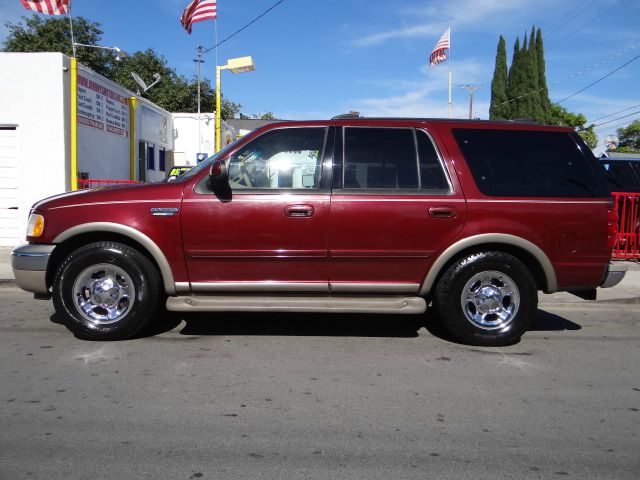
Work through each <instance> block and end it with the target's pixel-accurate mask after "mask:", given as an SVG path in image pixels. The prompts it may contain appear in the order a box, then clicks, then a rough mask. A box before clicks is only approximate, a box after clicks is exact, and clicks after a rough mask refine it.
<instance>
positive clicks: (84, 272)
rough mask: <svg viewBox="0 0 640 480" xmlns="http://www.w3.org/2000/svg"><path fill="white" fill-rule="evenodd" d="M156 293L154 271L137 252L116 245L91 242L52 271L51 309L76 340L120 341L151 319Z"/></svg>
mask: <svg viewBox="0 0 640 480" xmlns="http://www.w3.org/2000/svg"><path fill="white" fill-rule="evenodd" d="M160 288H161V287H160V276H159V274H158V271H157V270H156V268H155V266H154V265H153V264H152V263H151V262H150V261H149V259H148V258H147V257H145V256H144V255H142V254H141V253H140V252H138V251H137V250H135V249H133V248H131V247H129V246H127V245H123V244H121V243H116V242H99V243H91V244H89V245H86V246H84V247H81V248H79V249H77V250H76V251H74V252H72V253H71V254H70V255H69V256H68V257H67V258H66V259H65V260H64V262H63V263H62V265H60V268H58V271H57V274H56V277H55V279H54V282H53V305H54V307H55V309H56V312H57V313H58V314H60V315H61V316H62V317H63V319H64V323H65V325H66V326H67V328H68V329H69V330H71V331H72V332H73V333H75V334H76V335H77V336H78V337H80V338H85V339H92V340H123V339H127V338H131V337H133V336H134V335H135V334H137V333H138V332H140V330H142V329H143V328H144V327H145V326H146V325H147V324H148V323H149V321H150V320H151V319H152V318H153V316H154V314H155V313H156V311H157V309H158V306H159V304H160V300H161V290H160Z"/></svg>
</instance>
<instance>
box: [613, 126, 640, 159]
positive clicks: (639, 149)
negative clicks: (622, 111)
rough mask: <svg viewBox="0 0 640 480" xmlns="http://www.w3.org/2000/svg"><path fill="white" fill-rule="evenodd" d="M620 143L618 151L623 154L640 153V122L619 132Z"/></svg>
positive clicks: (620, 129)
mask: <svg viewBox="0 0 640 480" xmlns="http://www.w3.org/2000/svg"><path fill="white" fill-rule="evenodd" d="M617 132H618V138H619V139H620V143H619V144H618V148H617V149H616V150H617V151H619V152H623V153H640V120H635V121H634V122H632V123H630V124H629V125H627V126H626V127H622V128H619V129H618V130H617Z"/></svg>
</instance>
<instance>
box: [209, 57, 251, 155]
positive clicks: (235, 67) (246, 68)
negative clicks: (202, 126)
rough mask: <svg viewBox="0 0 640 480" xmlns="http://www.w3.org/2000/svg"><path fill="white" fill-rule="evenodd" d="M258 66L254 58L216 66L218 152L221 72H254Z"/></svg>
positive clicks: (217, 150) (217, 148) (240, 59)
mask: <svg viewBox="0 0 640 480" xmlns="http://www.w3.org/2000/svg"><path fill="white" fill-rule="evenodd" d="M255 69H256V66H255V65H254V63H253V60H252V58H251V57H250V56H249V57H240V58H231V59H229V60H227V64H226V65H221V66H216V152H219V151H220V146H221V143H220V135H221V133H220V72H222V70H231V73H244V72H253V71H254V70H255Z"/></svg>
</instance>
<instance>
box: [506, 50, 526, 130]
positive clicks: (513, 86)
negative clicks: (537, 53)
mask: <svg viewBox="0 0 640 480" xmlns="http://www.w3.org/2000/svg"><path fill="white" fill-rule="evenodd" d="M525 55H526V50H525V49H521V48H520V38H519V37H518V38H516V43H515V44H514V45H513V59H512V60H511V66H510V67H509V75H508V78H507V96H508V97H509V102H510V105H511V108H510V114H511V118H512V119H514V118H515V119H517V118H526V115H527V109H526V105H525V102H526V97H523V96H522V95H523V94H524V93H526V92H525V89H526V85H524V82H525V81H526V79H525V75H526V72H525V69H524V68H523V67H524V63H525Z"/></svg>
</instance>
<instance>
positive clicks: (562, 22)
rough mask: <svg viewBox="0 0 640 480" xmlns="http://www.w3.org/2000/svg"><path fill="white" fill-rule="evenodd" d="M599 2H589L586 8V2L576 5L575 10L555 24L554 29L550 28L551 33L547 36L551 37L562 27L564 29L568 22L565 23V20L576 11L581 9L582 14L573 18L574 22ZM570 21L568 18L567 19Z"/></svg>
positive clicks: (593, 0) (594, 0)
mask: <svg viewBox="0 0 640 480" xmlns="http://www.w3.org/2000/svg"><path fill="white" fill-rule="evenodd" d="M596 1H597V0H592V1H591V2H589V4H588V5H586V6H584V2H583V3H582V4H580V5H576V6H575V7H574V8H572V9H571V10H569V11H568V12H567V13H565V14H564V15H563V16H562V18H561V19H560V20H559V22H556V23H554V24H553V26H552V27H550V28H549V32H548V33H547V36H551V35H552V34H553V32H555V31H557V30H558V29H559V28H560V27H562V26H563V25H565V24H566V23H567V22H566V21H564V20H565V18H567V17H570V16H571V15H572V14H573V12H575V11H576V10H578V9H580V13H578V14H577V15H576V16H574V17H573V18H572V20H575V19H576V18H577V17H579V16H580V15H582V14H583V13H584V12H586V11H588V10H589V8H590V7H591V5H593V4H594V3H596ZM567 20H568V18H567Z"/></svg>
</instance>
